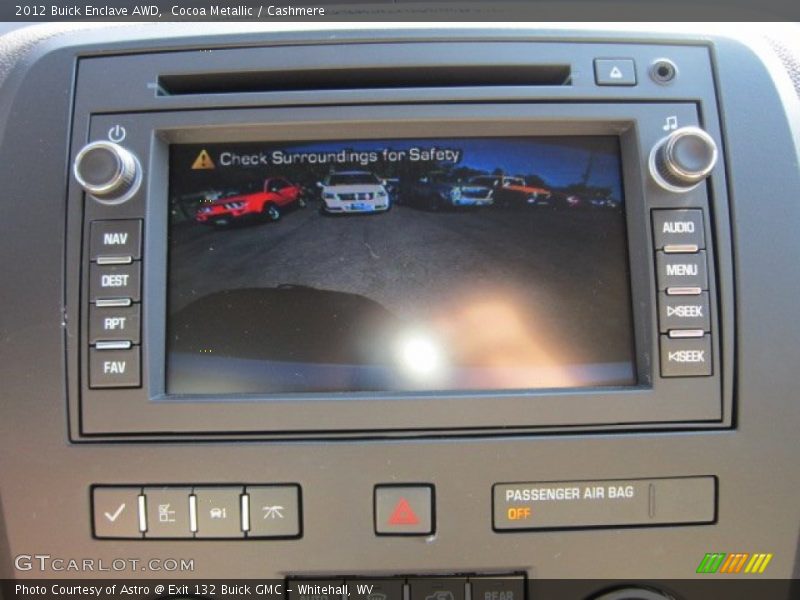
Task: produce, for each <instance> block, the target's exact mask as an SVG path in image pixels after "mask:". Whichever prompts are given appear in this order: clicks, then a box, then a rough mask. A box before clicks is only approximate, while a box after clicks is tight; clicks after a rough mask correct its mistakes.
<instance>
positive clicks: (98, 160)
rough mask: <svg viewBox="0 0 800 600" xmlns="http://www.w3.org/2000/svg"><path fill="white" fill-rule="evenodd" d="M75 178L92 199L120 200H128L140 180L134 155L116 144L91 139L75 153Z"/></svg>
mask: <svg viewBox="0 0 800 600" xmlns="http://www.w3.org/2000/svg"><path fill="white" fill-rule="evenodd" d="M73 172H74V174H75V179H77V180H78V183H80V184H81V187H82V188H83V189H84V190H86V192H87V193H88V194H91V195H92V196H93V197H94V198H95V199H96V200H98V201H99V202H102V203H104V204H120V203H122V202H125V201H126V200H128V199H129V198H130V197H131V196H132V195H133V194H134V192H136V189H137V188H138V187H139V183H140V181H141V167H140V166H139V161H138V160H137V158H136V156H135V155H134V154H133V153H132V152H130V151H129V150H127V149H125V148H123V147H122V146H120V145H119V144H114V143H112V142H102V141H101V142H91V143H90V144H87V145H86V146H84V147H83V148H82V149H81V151H80V152H78V156H76V157H75V164H74V166H73Z"/></svg>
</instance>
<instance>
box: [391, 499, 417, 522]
mask: <svg viewBox="0 0 800 600" xmlns="http://www.w3.org/2000/svg"><path fill="white" fill-rule="evenodd" d="M418 524H419V517H417V515H416V513H414V511H413V510H412V508H411V505H410V504H409V503H408V500H406V499H405V498H400V500H399V501H398V503H397V506H395V507H394V510H393V511H392V514H391V516H390V517H389V525H418Z"/></svg>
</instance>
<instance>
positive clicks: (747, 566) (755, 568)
mask: <svg viewBox="0 0 800 600" xmlns="http://www.w3.org/2000/svg"><path fill="white" fill-rule="evenodd" d="M772 556H773V555H772V554H765V553H757V554H749V553H747V552H734V553H731V554H728V553H725V552H710V553H708V554H706V555H705V556H704V557H703V560H701V561H700V564H699V565H698V567H697V573H704V574H713V573H726V574H737V573H751V574H761V573H763V572H764V571H765V570H766V569H767V565H768V564H769V563H770V561H771V560H772Z"/></svg>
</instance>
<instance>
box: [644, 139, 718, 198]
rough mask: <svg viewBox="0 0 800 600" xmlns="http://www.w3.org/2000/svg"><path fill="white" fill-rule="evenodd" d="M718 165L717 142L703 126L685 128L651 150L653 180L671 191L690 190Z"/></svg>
mask: <svg viewBox="0 0 800 600" xmlns="http://www.w3.org/2000/svg"><path fill="white" fill-rule="evenodd" d="M716 164H717V144H716V142H714V139H713V138H712V137H711V136H710V135H708V134H707V133H706V132H705V131H703V130H702V129H700V128H699V127H681V128H680V129H676V130H675V131H673V132H672V133H671V134H669V135H668V136H667V137H665V138H664V139H663V140H661V141H660V142H658V144H656V145H655V146H654V147H653V150H652V151H651V152H650V173H651V175H652V176H653V179H654V180H655V181H656V183H658V185H660V186H661V187H663V188H664V189H666V190H669V191H671V192H687V191H689V190H691V189H693V188H695V187H697V186H698V185H699V184H700V182H701V181H703V180H704V179H705V178H706V177H708V176H709V175H710V174H711V170H712V169H713V168H714V165H716Z"/></svg>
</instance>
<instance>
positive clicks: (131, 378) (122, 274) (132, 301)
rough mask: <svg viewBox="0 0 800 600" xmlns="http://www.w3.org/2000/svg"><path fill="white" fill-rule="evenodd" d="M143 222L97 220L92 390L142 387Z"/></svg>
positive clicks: (92, 269) (93, 261) (91, 287)
mask: <svg viewBox="0 0 800 600" xmlns="http://www.w3.org/2000/svg"><path fill="white" fill-rule="evenodd" d="M141 258H142V221H141V220H139V219H125V220H113V221H93V222H92V224H91V233H90V241H89V259H90V261H91V263H90V266H89V302H90V304H89V344H90V348H89V387H91V388H120V387H139V386H140V385H141V359H140V350H139V344H140V343H141V291H142V289H141V288H142V281H141V279H142V272H141V271H142V269H141Z"/></svg>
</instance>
